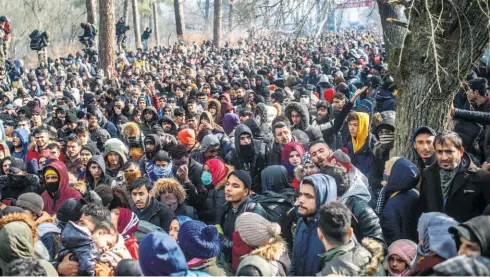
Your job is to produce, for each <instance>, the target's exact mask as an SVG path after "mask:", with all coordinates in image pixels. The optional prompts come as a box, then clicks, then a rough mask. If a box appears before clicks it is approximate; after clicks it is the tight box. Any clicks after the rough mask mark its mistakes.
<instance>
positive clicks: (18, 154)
mask: <svg viewBox="0 0 490 277" xmlns="http://www.w3.org/2000/svg"><path fill="white" fill-rule="evenodd" d="M28 144H29V134H28V133H27V131H26V130H24V129H20V128H19V129H15V131H13V132H12V149H10V155H11V156H12V157H14V158H17V159H21V160H23V161H25V160H26V157H27V152H28V151H27V146H28Z"/></svg>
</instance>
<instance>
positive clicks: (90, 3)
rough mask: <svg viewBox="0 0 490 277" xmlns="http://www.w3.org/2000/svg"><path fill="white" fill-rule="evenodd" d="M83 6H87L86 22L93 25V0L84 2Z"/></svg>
mask: <svg viewBox="0 0 490 277" xmlns="http://www.w3.org/2000/svg"><path fill="white" fill-rule="evenodd" d="M85 5H86V6H87V22H88V23H90V24H95V0H86V1H85Z"/></svg>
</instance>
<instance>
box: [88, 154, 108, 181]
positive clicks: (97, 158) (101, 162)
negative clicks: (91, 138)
mask: <svg viewBox="0 0 490 277" xmlns="http://www.w3.org/2000/svg"><path fill="white" fill-rule="evenodd" d="M93 163H96V164H97V165H98V166H100V168H101V170H102V175H101V177H100V180H99V181H98V182H97V183H95V180H94V177H93V176H92V174H90V170H89V167H90V165H91V164H93ZM85 177H86V182H87V189H95V187H97V186H98V185H99V184H107V185H112V183H113V182H114V181H113V179H112V178H111V177H110V176H108V175H106V166H105V162H104V157H102V156H101V155H95V156H93V157H92V158H90V160H89V161H88V163H87V167H86V169H85Z"/></svg>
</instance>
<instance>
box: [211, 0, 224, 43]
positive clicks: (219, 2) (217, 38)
mask: <svg viewBox="0 0 490 277" xmlns="http://www.w3.org/2000/svg"><path fill="white" fill-rule="evenodd" d="M213 21H214V24H213V43H214V45H216V47H220V45H221V35H222V30H221V28H222V21H223V0H214V19H213Z"/></svg>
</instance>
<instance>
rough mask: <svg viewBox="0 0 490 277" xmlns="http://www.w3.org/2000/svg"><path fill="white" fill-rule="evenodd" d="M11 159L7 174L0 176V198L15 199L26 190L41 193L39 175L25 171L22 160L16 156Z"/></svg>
mask: <svg viewBox="0 0 490 277" xmlns="http://www.w3.org/2000/svg"><path fill="white" fill-rule="evenodd" d="M11 161H12V163H11V164H10V167H9V170H8V174H7V175H3V176H0V192H1V199H2V200H3V199H7V198H13V199H17V198H18V197H19V196H20V195H21V194H23V193H26V192H35V193H38V194H39V193H41V191H42V186H41V185H40V183H39V177H38V176H37V175H34V174H28V173H27V171H26V170H27V169H26V164H25V163H24V161H22V160H20V159H16V158H11Z"/></svg>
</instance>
